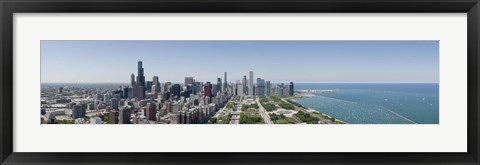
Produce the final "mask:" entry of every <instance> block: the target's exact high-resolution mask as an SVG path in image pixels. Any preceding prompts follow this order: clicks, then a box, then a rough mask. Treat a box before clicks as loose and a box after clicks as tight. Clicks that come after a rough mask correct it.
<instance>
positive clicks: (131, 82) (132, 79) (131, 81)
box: [130, 73, 137, 87]
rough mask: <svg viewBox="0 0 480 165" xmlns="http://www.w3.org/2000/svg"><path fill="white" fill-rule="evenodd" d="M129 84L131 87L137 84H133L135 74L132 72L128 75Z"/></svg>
mask: <svg viewBox="0 0 480 165" xmlns="http://www.w3.org/2000/svg"><path fill="white" fill-rule="evenodd" d="M130 86H132V87H135V86H137V85H136V84H135V74H133V73H132V74H131V75H130Z"/></svg>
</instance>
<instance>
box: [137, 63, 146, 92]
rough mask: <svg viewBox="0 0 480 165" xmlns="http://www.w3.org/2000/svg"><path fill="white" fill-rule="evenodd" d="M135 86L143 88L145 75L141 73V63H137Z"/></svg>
mask: <svg viewBox="0 0 480 165" xmlns="http://www.w3.org/2000/svg"><path fill="white" fill-rule="evenodd" d="M137 86H143V88H145V75H144V73H143V67H142V61H138V75H137ZM144 90H145V89H144Z"/></svg>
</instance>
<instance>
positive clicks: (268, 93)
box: [265, 81, 272, 96]
mask: <svg viewBox="0 0 480 165" xmlns="http://www.w3.org/2000/svg"><path fill="white" fill-rule="evenodd" d="M265 88H266V89H265V94H266V95H267V96H270V95H272V84H270V81H267V84H266V86H265Z"/></svg>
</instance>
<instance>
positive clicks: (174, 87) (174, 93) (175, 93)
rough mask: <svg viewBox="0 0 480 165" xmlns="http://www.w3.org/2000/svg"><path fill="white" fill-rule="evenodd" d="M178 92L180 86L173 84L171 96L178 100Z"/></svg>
mask: <svg viewBox="0 0 480 165" xmlns="http://www.w3.org/2000/svg"><path fill="white" fill-rule="evenodd" d="M180 91H181V86H180V84H173V86H172V93H173V96H177V97H178V98H180Z"/></svg>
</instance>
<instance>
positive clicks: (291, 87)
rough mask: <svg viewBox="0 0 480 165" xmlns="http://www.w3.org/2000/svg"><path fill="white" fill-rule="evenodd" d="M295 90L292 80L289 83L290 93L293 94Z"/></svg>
mask: <svg viewBox="0 0 480 165" xmlns="http://www.w3.org/2000/svg"><path fill="white" fill-rule="evenodd" d="M293 91H294V89H293V82H290V84H289V85H288V95H290V96H293Z"/></svg>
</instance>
